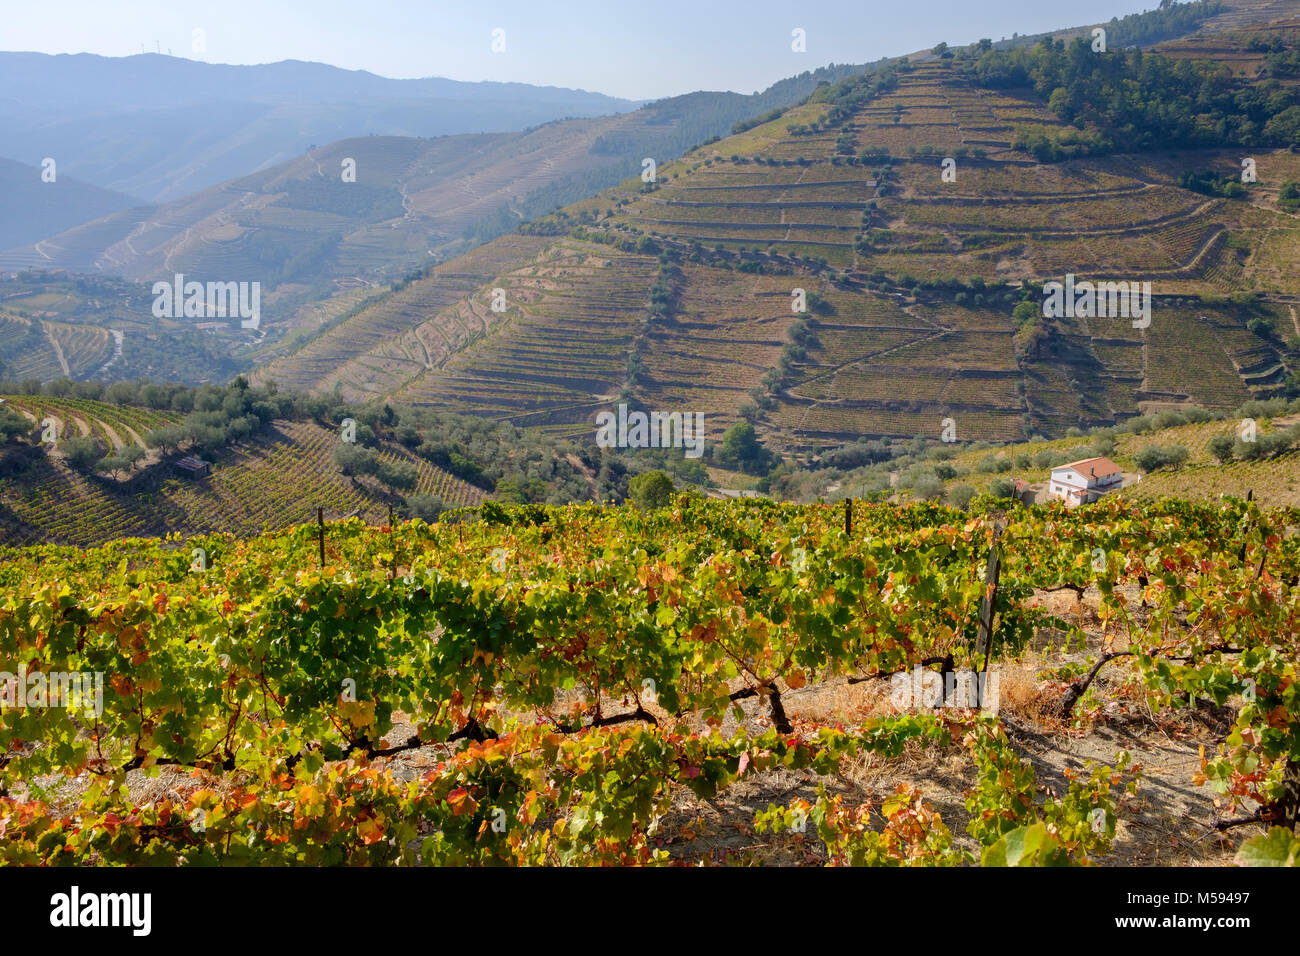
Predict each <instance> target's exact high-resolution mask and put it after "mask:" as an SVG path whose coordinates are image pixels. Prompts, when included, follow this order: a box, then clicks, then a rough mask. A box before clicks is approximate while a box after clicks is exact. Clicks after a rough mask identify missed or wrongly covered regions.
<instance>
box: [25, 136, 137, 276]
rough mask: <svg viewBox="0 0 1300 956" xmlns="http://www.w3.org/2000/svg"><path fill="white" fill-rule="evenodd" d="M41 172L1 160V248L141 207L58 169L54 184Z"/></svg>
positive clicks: (128, 198) (32, 241)
mask: <svg viewBox="0 0 1300 956" xmlns="http://www.w3.org/2000/svg"><path fill="white" fill-rule="evenodd" d="M41 173H42V170H41V169H40V168H39V167H36V166H29V165H27V164H26V163H18V162H14V161H13V160H11V159H0V197H3V201H0V213H2V214H0V249H3V248H6V247H8V246H20V245H27V244H28V243H35V242H38V241H39V240H41V239H44V238H46V237H48V236H51V235H53V234H55V233H58V232H61V231H63V230H64V229H68V228H70V227H72V226H75V225H78V224H79V223H83V222H86V221H88V220H91V219H98V218H99V217H100V216H106V215H108V214H109V213H114V212H118V211H119V210H122V209H128V208H130V207H131V206H135V205H138V203H137V201H136V200H135V199H133V198H132V197H130V196H124V195H123V194H122V193H119V192H114V191H112V190H110V189H101V188H100V187H98V186H91V185H90V184H89V183H84V182H80V181H79V180H76V179H73V178H72V177H70V176H67V175H65V174H64V173H63V172H62V170H60V169H59V168H58V167H57V166H56V167H55V170H54V174H55V175H54V181H53V182H46V181H45V180H44V179H42V178H41ZM37 255H38V256H39V253H37Z"/></svg>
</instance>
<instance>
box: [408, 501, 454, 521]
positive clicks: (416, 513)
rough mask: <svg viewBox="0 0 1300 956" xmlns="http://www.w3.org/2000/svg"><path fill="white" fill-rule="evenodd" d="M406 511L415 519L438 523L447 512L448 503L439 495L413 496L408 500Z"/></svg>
mask: <svg viewBox="0 0 1300 956" xmlns="http://www.w3.org/2000/svg"><path fill="white" fill-rule="evenodd" d="M406 509H407V511H409V512H410V514H411V517H413V518H419V519H421V520H422V521H436V520H437V518H438V516H439V515H440V514H442V513H443V512H444V511H446V510H447V503H446V502H445V501H443V500H442V499H441V498H439V497H438V496H437V495H411V497H409V498H407V499H406Z"/></svg>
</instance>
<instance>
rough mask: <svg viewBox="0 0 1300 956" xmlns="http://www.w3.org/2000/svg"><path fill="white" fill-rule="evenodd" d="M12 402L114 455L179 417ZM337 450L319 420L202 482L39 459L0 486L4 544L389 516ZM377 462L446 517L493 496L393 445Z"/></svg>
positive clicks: (86, 403)
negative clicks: (101, 471)
mask: <svg viewBox="0 0 1300 956" xmlns="http://www.w3.org/2000/svg"><path fill="white" fill-rule="evenodd" d="M6 404H7V405H8V406H10V407H12V408H14V409H15V410H17V411H19V412H21V413H22V414H24V415H25V416H27V417H28V418H29V419H30V420H31V421H32V422H33V426H35V424H36V423H37V422H39V421H43V420H48V419H50V418H52V419H53V420H54V422H55V423H56V429H57V434H58V440H59V441H60V442H62V441H63V440H64V439H65V438H70V437H74V436H77V435H88V436H93V437H94V438H96V439H99V440H100V441H102V443H103V444H104V445H105V446H110V445H111V447H113V448H120V447H121V446H122V445H123V443H128V442H129V443H134V444H137V445H140V446H141V447H144V445H145V443H146V438H147V436H148V435H149V434H150V433H151V432H152V431H153V430H154V429H156V428H158V427H159V426H160V425H163V424H166V423H168V422H170V421H177V420H179V419H180V417H181V416H179V415H177V414H174V413H170V412H158V411H154V410H151V409H145V408H137V407H134V406H129V405H114V404H109V403H106V402H97V401H90V400H87V399H57V398H46V397H30V396H11V397H9V398H7V399H6ZM338 445H339V439H338V433H337V431H333V430H330V429H327V428H325V427H323V426H321V425H319V424H316V423H315V422H311V421H291V420H281V421H276V422H274V423H273V424H272V427H271V428H270V429H269V430H268V431H267V432H266V433H265V434H263V435H261V436H258V437H256V438H252V439H249V440H246V441H243V442H240V443H238V444H237V446H236V447H234V448H233V449H232V452H231V454H230V455H228V456H227V457H226V458H225V459H223V460H222V461H221V462H220V463H218V464H217V466H216V467H215V468H214V469H213V471H212V474H211V475H210V476H208V477H207V478H204V479H203V480H201V481H197V482H196V481H192V480H188V479H183V478H177V477H173V476H171V473H170V471H168V472H167V474H166V475H162V476H157V478H158V479H160V480H155V481H154V483H153V484H151V485H147V486H145V485H140V486H137V485H136V484H132V483H129V482H127V483H119V482H117V481H113V480H109V479H105V478H100V477H97V476H94V475H86V474H82V473H81V472H78V471H77V470H75V469H73V468H71V467H69V466H68V465H67V464H66V463H65V462H64V461H63V459H62V455H61V454H58V453H56V454H55V455H52V456H44V455H43V456H42V457H41V458H40V460H38V461H37V462H36V463H35V464H33V465H32V466H31V467H30V468H29V469H28V470H26V471H24V472H22V473H19V474H13V475H5V476H0V541H2V542H5V543H31V544H35V543H41V542H49V543H55V544H75V545H86V544H97V543H100V542H104V541H110V540H112V539H114V538H118V537H131V536H137V535H159V536H161V535H166V534H172V533H176V534H195V533H206V532H211V531H217V530H221V531H228V532H230V533H232V534H242V535H250V534H256V533H257V532H258V531H260V530H262V529H264V528H268V527H269V528H282V527H285V526H286V525H291V524H297V523H299V522H302V521H306V520H308V519H309V518H310V517H312V516H313V515H314V514H315V513H316V509H317V508H321V509H324V511H325V514H326V515H327V516H329V517H331V518H344V517H348V516H358V517H361V518H363V519H365V520H368V521H378V520H380V519H381V518H383V517H385V516H386V515H387V514H388V508H389V504H390V503H391V502H392V495H391V493H390V492H388V491H387V490H385V489H384V488H383V487H381V486H380V484H379V483H378V482H377V481H376V480H375V479H374V478H373V477H365V478H357V477H349V476H345V475H343V474H342V473H341V472H340V470H339V468H338V465H337V464H336V463H335V461H334V458H333V453H334V450H335V449H336V448H337V447H338ZM377 455H378V458H379V460H380V461H381V462H382V463H384V464H387V465H400V466H404V467H406V466H409V467H410V468H412V469H414V475H415V484H414V486H413V488H412V489H411V491H412V492H413V493H416V494H427V495H436V496H438V497H439V498H440V499H442V500H443V501H445V502H446V503H447V504H448V506H451V507H456V506H471V505H478V504H480V503H481V502H482V501H483V499H484V498H485V497H486V493H485V492H484V491H483V490H482V489H481V488H478V487H476V486H474V485H471V484H469V483H467V482H465V481H462V480H461V479H459V478H457V477H455V476H453V475H452V474H450V473H449V472H447V471H445V470H443V469H441V468H439V467H437V466H436V465H433V464H431V463H430V462H428V461H426V460H425V459H423V458H421V457H420V456H418V455H416V454H414V453H412V452H411V451H410V450H409V449H407V448H405V447H403V446H401V445H399V444H397V443H394V442H382V443H380V445H379V447H378V448H377ZM158 457H159V456H158V452H157V451H156V450H151V452H150V457H149V458H148V459H146V461H147V462H148V467H149V468H151V469H165V468H166V467H167V466H166V464H165V463H160V462H159V461H158ZM140 480H141V481H148V480H149V476H147V475H145V476H142V477H141V479H140Z"/></svg>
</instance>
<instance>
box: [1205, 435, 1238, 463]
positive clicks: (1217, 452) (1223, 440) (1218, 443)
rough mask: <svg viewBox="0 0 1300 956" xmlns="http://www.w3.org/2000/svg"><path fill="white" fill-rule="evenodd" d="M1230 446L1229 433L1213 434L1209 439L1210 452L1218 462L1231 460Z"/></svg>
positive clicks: (1231, 441) (1231, 439)
mask: <svg viewBox="0 0 1300 956" xmlns="http://www.w3.org/2000/svg"><path fill="white" fill-rule="evenodd" d="M1232 446H1233V437H1232V436H1231V435H1215V436H1214V437H1213V438H1211V439H1210V454H1212V455H1213V456H1214V457H1215V458H1216V459H1218V460H1219V461H1220V462H1226V461H1232Z"/></svg>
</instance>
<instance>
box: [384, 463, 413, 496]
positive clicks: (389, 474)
mask: <svg viewBox="0 0 1300 956" xmlns="http://www.w3.org/2000/svg"><path fill="white" fill-rule="evenodd" d="M376 477H378V478H379V480H380V481H382V482H383V483H384V484H386V485H388V487H390V488H397V489H401V490H403V491H409V490H410V489H412V488H414V487H415V484H416V482H417V481H418V480H419V478H420V473H419V472H418V471H416V470H415V466H414V465H412V464H409V463H407V462H404V461H398V462H394V463H393V464H391V465H390V464H388V463H387V462H384V463H382V464H380V466H379V467H378V469H376Z"/></svg>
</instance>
